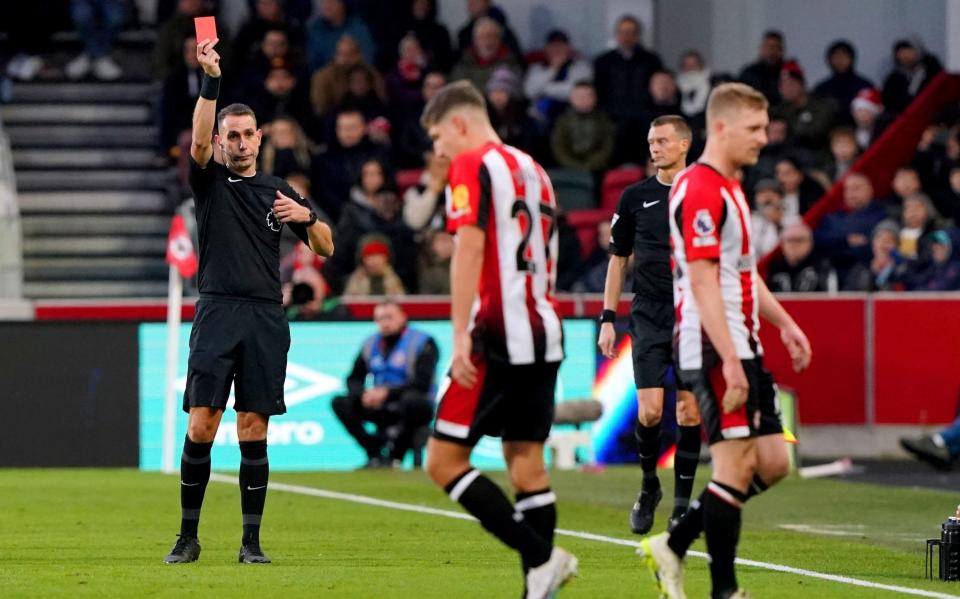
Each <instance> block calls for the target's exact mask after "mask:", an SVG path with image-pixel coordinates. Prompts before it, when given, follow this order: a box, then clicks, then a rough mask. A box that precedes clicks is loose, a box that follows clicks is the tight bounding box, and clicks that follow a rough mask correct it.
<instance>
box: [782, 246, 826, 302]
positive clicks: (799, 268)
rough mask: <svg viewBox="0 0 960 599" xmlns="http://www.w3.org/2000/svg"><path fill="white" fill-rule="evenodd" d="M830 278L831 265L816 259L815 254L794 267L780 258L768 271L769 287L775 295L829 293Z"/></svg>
mask: <svg viewBox="0 0 960 599" xmlns="http://www.w3.org/2000/svg"><path fill="white" fill-rule="evenodd" d="M829 277H830V263H829V262H828V261H826V260H818V259H816V258H814V256H813V254H810V255H809V256H807V257H806V258H804V259H803V260H802V261H801V262H800V263H799V264H794V265H792V266H791V265H790V264H789V263H787V261H786V260H784V259H783V256H778V257H777V259H776V260H773V261H771V262H770V266H769V267H768V269H767V286H768V287H769V288H770V291H773V292H774V293H791V292H794V293H806V292H811V291H828V288H827V286H828V280H829Z"/></svg>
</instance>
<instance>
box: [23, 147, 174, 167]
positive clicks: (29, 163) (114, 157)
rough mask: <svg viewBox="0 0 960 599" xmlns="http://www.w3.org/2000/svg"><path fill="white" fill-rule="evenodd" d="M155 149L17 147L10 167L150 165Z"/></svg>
mask: <svg viewBox="0 0 960 599" xmlns="http://www.w3.org/2000/svg"><path fill="white" fill-rule="evenodd" d="M155 156H156V153H155V152H153V151H152V150H148V149H133V148H116V149H108V150H100V149H98V150H82V149H79V148H71V149H69V150H58V149H53V148H50V149H37V150H20V151H19V152H17V154H16V155H15V156H14V159H13V166H14V168H35V169H51V168H56V169H60V168H76V167H80V168H116V169H121V168H124V169H125V168H137V169H142V168H151V167H152V166H153V161H154V160H155Z"/></svg>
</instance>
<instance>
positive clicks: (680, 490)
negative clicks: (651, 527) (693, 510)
mask: <svg viewBox="0 0 960 599" xmlns="http://www.w3.org/2000/svg"><path fill="white" fill-rule="evenodd" d="M699 463H700V425H699V424H698V425H696V426H679V427H677V454H676V455H675V456H674V458H673V470H674V477H675V480H676V488H675V491H674V496H673V515H672V516H671V517H672V518H679V517H680V516H682V515H683V514H684V513H685V512H686V511H687V508H689V507H690V494H691V493H692V492H693V479H694V476H696V474H697V464H699Z"/></svg>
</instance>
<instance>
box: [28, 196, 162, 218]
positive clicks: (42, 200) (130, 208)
mask: <svg viewBox="0 0 960 599" xmlns="http://www.w3.org/2000/svg"><path fill="white" fill-rule="evenodd" d="M19 199H20V210H22V211H24V212H30V213H33V214H39V213H44V212H48V213H57V212H70V213H90V212H116V213H122V212H135V213H137V212H139V213H147V212H149V213H157V214H166V213H167V211H168V206H169V199H168V198H167V196H166V194H164V193H163V192H160V191H100V192H96V191H28V192H22V193H20V194H19Z"/></svg>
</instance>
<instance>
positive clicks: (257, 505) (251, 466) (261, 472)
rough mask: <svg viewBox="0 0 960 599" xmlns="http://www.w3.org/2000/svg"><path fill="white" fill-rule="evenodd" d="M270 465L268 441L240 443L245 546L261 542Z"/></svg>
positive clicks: (241, 496)
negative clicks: (261, 522)
mask: <svg viewBox="0 0 960 599" xmlns="http://www.w3.org/2000/svg"><path fill="white" fill-rule="evenodd" d="M269 478H270V463H269V461H268V460H267V441H266V439H264V440H262V441H240V508H241V512H242V513H243V544H244V545H247V544H250V543H259V542H260V519H261V517H262V516H263V503H264V502H265V501H266V500H267V481H268V479H269Z"/></svg>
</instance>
